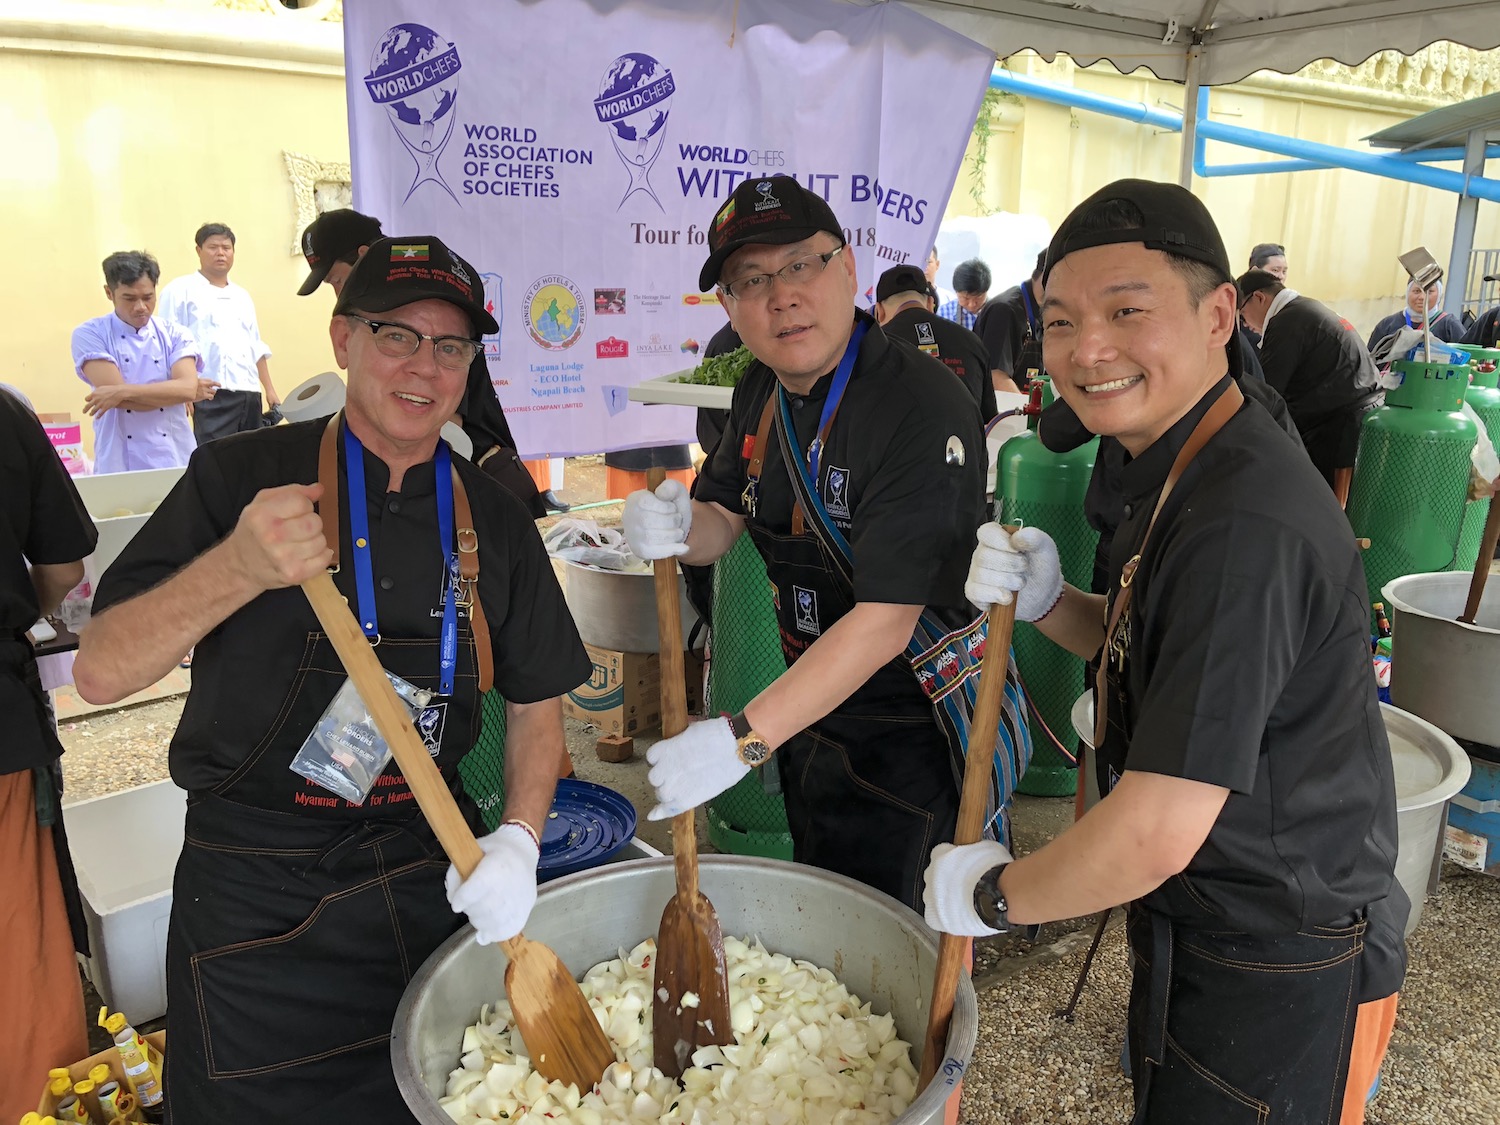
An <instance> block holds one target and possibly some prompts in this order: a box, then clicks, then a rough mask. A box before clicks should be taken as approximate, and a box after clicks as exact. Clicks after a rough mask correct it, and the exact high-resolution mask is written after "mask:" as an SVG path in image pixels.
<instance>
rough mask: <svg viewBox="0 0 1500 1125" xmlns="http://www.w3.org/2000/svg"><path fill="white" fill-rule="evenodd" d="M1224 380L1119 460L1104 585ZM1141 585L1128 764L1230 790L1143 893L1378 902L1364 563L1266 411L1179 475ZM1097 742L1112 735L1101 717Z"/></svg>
mask: <svg viewBox="0 0 1500 1125" xmlns="http://www.w3.org/2000/svg"><path fill="white" fill-rule="evenodd" d="M1273 324H1274V321H1273ZM1227 385H1228V380H1227V378H1226V379H1223V380H1220V382H1219V383H1218V384H1216V385H1215V387H1214V389H1213V390H1211V391H1210V392H1209V393H1208V394H1207V395H1205V396H1204V398H1203V399H1202V400H1201V401H1200V402H1199V404H1198V405H1197V406H1196V407H1194V409H1193V410H1192V411H1190V412H1189V413H1188V414H1187V415H1186V416H1185V417H1184V418H1183V419H1181V420H1180V421H1179V422H1177V423H1176V424H1175V425H1174V426H1173V427H1172V428H1171V429H1170V430H1168V431H1167V433H1166V434H1165V435H1164V436H1163V437H1162V438H1160V439H1159V440H1158V441H1157V442H1156V443H1155V444H1153V445H1152V446H1151V447H1150V448H1149V449H1147V450H1146V451H1145V452H1144V453H1142V454H1141V456H1139V457H1137V458H1134V459H1132V460H1130V461H1129V462H1128V463H1127V464H1126V465H1125V466H1124V469H1123V472H1122V480H1121V484H1122V488H1123V494H1124V499H1125V509H1124V512H1125V519H1124V522H1123V523H1122V524H1121V526H1120V528H1119V530H1118V532H1117V534H1116V536H1115V545H1114V550H1113V554H1112V558H1111V574H1112V576H1113V577H1114V580H1115V581H1114V585H1113V588H1118V576H1119V574H1120V573H1121V568H1122V566H1123V564H1124V563H1125V561H1126V560H1127V559H1129V558H1130V557H1131V556H1132V555H1133V554H1135V553H1136V552H1137V551H1138V550H1139V547H1140V542H1141V539H1142V537H1143V536H1144V534H1145V531H1146V527H1147V524H1148V523H1149V522H1150V519H1151V513H1152V511H1153V509H1154V508H1155V506H1156V500H1157V497H1158V495H1159V494H1160V492H1161V488H1162V485H1163V483H1164V481H1165V480H1166V476H1167V473H1168V471H1169V470H1170V468H1171V466H1172V462H1173V460H1174V459H1175V457H1176V455H1177V452H1178V450H1180V449H1181V447H1182V446H1183V444H1184V443H1185V442H1186V441H1187V439H1188V436H1189V435H1190V434H1191V432H1192V430H1193V427H1194V426H1195V425H1196V424H1197V422H1198V421H1199V419H1200V418H1201V417H1202V416H1203V414H1204V413H1205V412H1206V411H1207V409H1208V407H1209V406H1211V405H1212V403H1213V401H1215V400H1216V399H1217V398H1218V395H1219V394H1221V393H1222V391H1223V389H1224V388H1225V387H1226V386H1227ZM1134 590H1135V593H1134V602H1133V604H1132V607H1131V617H1132V621H1131V626H1130V636H1129V641H1130V644H1129V660H1128V664H1127V668H1126V679H1127V708H1128V712H1129V713H1128V714H1127V715H1125V716H1123V721H1124V727H1125V730H1126V731H1128V751H1127V756H1126V758H1125V768H1126V769H1127V770H1141V771H1145V772H1148V773H1161V774H1169V775H1172V776H1175V777H1184V778H1189V779H1191V780H1194V781H1201V782H1205V783H1207V784H1210V785H1219V786H1223V787H1225V788H1227V789H1229V790H1230V795H1229V798H1228V800H1227V801H1226V802H1225V805H1224V808H1223V810H1222V811H1221V812H1220V814H1219V817H1218V820H1217V821H1216V822H1215V824H1214V827H1213V829H1212V830H1211V831H1210V832H1209V835H1208V839H1207V840H1206V841H1205V842H1204V844H1203V846H1202V847H1201V848H1200V849H1199V851H1198V853H1197V855H1195V856H1194V857H1193V859H1192V861H1191V862H1190V863H1189V864H1188V867H1187V869H1186V871H1185V872H1184V873H1183V874H1182V875H1181V876H1178V877H1175V878H1173V879H1169V880H1168V881H1167V882H1166V883H1164V884H1163V885H1162V886H1161V887H1159V888H1158V889H1157V890H1155V891H1153V892H1151V893H1150V894H1149V895H1147V896H1146V897H1145V900H1144V901H1145V903H1146V905H1148V906H1150V907H1152V908H1154V909H1157V910H1160V911H1162V912H1163V913H1165V914H1167V915H1169V916H1171V917H1173V918H1174V919H1177V920H1179V921H1182V922H1183V923H1185V924H1190V925H1194V926H1200V927H1201V926H1204V925H1215V924H1223V925H1227V926H1230V927H1233V928H1235V929H1239V930H1242V931H1246V932H1254V933H1281V932H1286V931H1288V930H1295V929H1298V928H1304V927H1306V926H1309V925H1318V924H1323V923H1328V922H1332V921H1333V920H1335V919H1338V918H1342V917H1344V916H1345V915H1347V914H1349V913H1350V912H1352V911H1355V910H1358V909H1360V908H1362V907H1364V906H1366V905H1368V904H1369V903H1371V902H1374V901H1376V900H1378V899H1380V898H1383V897H1384V896H1385V895H1386V894H1387V893H1388V891H1389V887H1390V883H1391V879H1392V872H1393V867H1394V863H1395V857H1396V796H1395V780H1394V776H1393V769H1392V762H1391V751H1390V746H1389V744H1388V742H1387V739H1386V731H1385V725H1384V722H1383V721H1382V719H1381V714H1380V707H1379V704H1378V702H1377V700H1376V695H1375V682H1374V677H1373V676H1372V675H1371V672H1370V649H1369V621H1370V606H1369V602H1368V600H1367V597H1366V593H1365V590H1366V584H1365V572H1364V566H1363V564H1362V562H1361V561H1360V553H1359V549H1358V547H1357V546H1356V545H1355V542H1354V537H1353V534H1352V532H1351V531H1350V530H1349V523H1348V520H1346V519H1345V518H1344V515H1343V513H1342V512H1341V511H1340V510H1339V506H1338V502H1337V501H1336V500H1335V499H1334V496H1333V493H1332V491H1331V490H1330V489H1329V488H1328V486H1327V485H1326V484H1325V483H1324V481H1323V480H1322V478H1321V477H1319V476H1318V474H1317V472H1316V470H1314V468H1313V466H1312V464H1311V462H1310V461H1309V460H1308V459H1307V457H1306V456H1305V455H1304V454H1303V452H1302V451H1301V450H1299V449H1298V448H1297V447H1296V445H1295V444H1294V443H1293V442H1292V441H1291V439H1290V438H1289V437H1288V436H1287V434H1286V433H1285V432H1284V431H1283V430H1282V429H1281V428H1280V427H1279V426H1277V425H1276V423H1275V421H1273V419H1272V418H1271V416H1270V415H1269V414H1268V413H1267V412H1266V411H1265V410H1262V409H1260V408H1259V407H1257V406H1256V405H1254V404H1253V403H1248V402H1247V403H1245V404H1244V405H1243V406H1242V407H1241V408H1240V410H1239V411H1238V412H1237V413H1236V415H1235V416H1234V417H1233V418H1231V419H1230V420H1229V422H1228V423H1227V424H1226V425H1225V426H1224V428H1223V429H1222V430H1220V431H1219V433H1218V434H1216V435H1215V436H1214V437H1213V438H1212V439H1211V440H1210V441H1209V442H1208V444H1207V445H1206V446H1205V447H1204V448H1203V450H1202V451H1201V452H1200V453H1199V454H1198V456H1197V457H1196V458H1195V459H1194V461H1193V463H1192V464H1191V465H1190V466H1189V467H1188V469H1187V470H1186V471H1185V472H1184V473H1183V476H1182V479H1181V480H1180V481H1179V482H1178V484H1177V487H1176V488H1175V489H1174V491H1173V492H1172V495H1171V497H1170V498H1169V499H1168V501H1167V504H1166V506H1165V507H1164V508H1163V510H1162V512H1161V514H1160V516H1159V517H1158V518H1157V521H1156V526H1155V528H1154V529H1153V530H1152V532H1151V536H1150V542H1149V544H1148V545H1147V548H1146V551H1145V553H1144V555H1143V557H1142V559H1141V562H1140V566H1139V568H1138V569H1137V571H1136V573H1135V578H1134ZM1111 696H1112V697H1113V693H1111ZM1112 711H1115V708H1113V707H1112ZM1116 717H1118V713H1117V712H1116ZM1109 737H1110V738H1111V740H1113V739H1116V738H1120V737H1122V735H1121V733H1120V728H1119V727H1118V726H1116V725H1115V723H1114V722H1113V721H1112V723H1111V727H1110V734H1109Z"/></svg>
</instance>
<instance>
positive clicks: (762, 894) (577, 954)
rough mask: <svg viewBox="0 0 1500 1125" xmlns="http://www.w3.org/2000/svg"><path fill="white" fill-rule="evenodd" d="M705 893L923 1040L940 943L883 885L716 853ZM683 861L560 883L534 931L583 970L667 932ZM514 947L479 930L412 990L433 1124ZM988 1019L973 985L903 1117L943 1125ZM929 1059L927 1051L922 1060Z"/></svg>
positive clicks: (403, 1050)
mask: <svg viewBox="0 0 1500 1125" xmlns="http://www.w3.org/2000/svg"><path fill="white" fill-rule="evenodd" d="M699 875H700V882H701V885H702V888H703V892H704V893H705V894H706V895H708V897H709V899H710V900H711V901H712V902H713V904H714V908H715V909H716V910H717V911H718V914H719V921H720V923H721V924H722V926H723V929H724V932H725V933H726V934H732V935H735V936H737V937H749V936H751V935H758V936H759V937H760V939H761V940H762V941H763V942H764V943H765V945H766V948H767V949H770V950H772V951H773V952H776V953H785V954H787V955H788V956H791V957H802V958H806V959H807V960H809V961H812V962H814V963H816V964H818V965H822V966H825V967H827V968H829V969H832V970H833V971H834V972H835V973H836V974H837V975H838V977H839V979H840V980H841V981H843V983H844V984H845V985H847V986H848V987H849V989H850V991H851V992H854V993H855V994H856V995H858V996H859V997H860V998H861V999H863V1000H866V1001H868V1002H869V1003H870V1004H871V1006H872V1007H873V1008H874V1010H875V1012H876V1013H877V1014H883V1013H885V1012H889V1013H891V1014H892V1015H893V1016H894V1017H895V1020H896V1030H897V1032H898V1033H899V1034H900V1036H901V1037H902V1038H903V1039H905V1040H906V1041H907V1042H909V1043H913V1044H920V1042H921V1040H922V1037H923V1035H924V1033H925V1031H926V1027H927V1008H928V1003H927V1001H928V994H929V992H930V991H931V989H932V978H933V973H934V971H935V970H936V967H937V939H936V938H935V937H934V936H933V933H932V931H931V930H929V929H927V927H926V926H925V925H923V923H922V920H921V919H920V918H919V917H918V916H917V915H916V914H915V913H914V912H913V911H911V910H909V909H907V908H906V907H905V906H902V905H901V904H900V903H898V902H896V901H895V900H894V899H891V898H888V897H887V896H885V895H882V894H880V893H879V892H876V891H872V890H871V889H870V888H868V887H866V886H864V885H862V884H860V883H856V882H854V881H853V880H852V879H845V878H843V877H842V876H839V875H832V874H829V873H828V872H826V871H819V870H817V869H816V868H812V867H806V866H802V865H799V864H792V863H783V862H781V861H779V860H771V859H761V858H758V857H754V856H728V855H705V856H703V857H702V858H701V860H700V861H699ZM675 889H676V888H675V884H674V881H673V873H672V860H671V858H670V857H666V858H663V859H645V860H636V861H633V862H630V863H620V864H614V865H612V866H610V867H607V868H601V869H599V870H597V871H588V872H580V873H579V874H577V875H570V876H568V877H567V878H564V879H559V880H557V881H556V882H554V883H548V884H547V885H546V886H545V887H544V888H542V890H541V893H540V894H538V895H537V902H536V908H535V909H534V910H533V911H532V912H531V918H530V920H529V921H528V922H527V924H526V935H527V936H528V937H530V938H533V939H535V940H536V941H540V942H543V943H545V944H546V945H548V946H551V947H552V949H553V950H555V951H556V953H557V955H558V956H559V957H561V958H562V959H563V961H564V962H565V963H566V964H567V966H568V968H569V969H570V970H572V972H573V974H574V975H575V976H582V975H583V973H584V972H586V971H587V970H588V968H589V967H590V966H592V965H594V964H597V963H598V962H600V961H604V960H608V959H609V958H611V957H615V956H617V952H616V951H617V950H618V949H621V948H624V949H629V948H630V947H632V946H633V945H635V944H636V943H637V942H639V941H641V940H643V939H644V938H646V937H648V936H650V935H652V934H654V933H655V932H656V927H657V924H658V923H659V922H660V921H661V911H662V907H663V906H664V905H665V904H666V901H667V899H668V898H670V897H671V896H672V894H673V892H674V890H675ZM504 980H505V954H504V952H503V951H502V950H501V949H500V947H499V946H495V945H483V946H482V945H476V944H475V943H474V931H473V929H472V928H470V927H465V928H464V929H463V930H462V931H460V932H459V933H457V934H454V935H453V937H451V938H450V939H449V940H448V941H446V942H445V943H444V944H443V945H442V946H441V947H440V948H439V949H438V950H437V952H435V953H434V954H433V955H432V956H431V957H429V958H428V959H427V961H426V963H425V964H424V965H423V966H422V967H421V969H420V970H418V972H417V975H416V976H415V977H413V978H412V982H411V984H410V985H408V986H407V989H406V995H405V996H403V997H402V999H401V1005H400V1007H398V1008H397V1009H396V1022H395V1026H394V1027H393V1028H392V1031H391V1064H392V1066H393V1068H394V1069H395V1074H396V1084H397V1086H398V1087H399V1088H400V1090H401V1096H402V1097H403V1098H405V1099H406V1104H407V1106H408V1107H410V1109H411V1111H412V1113H413V1114H414V1115H415V1117H416V1118H417V1120H418V1121H420V1122H422V1123H423V1125H452V1120H451V1119H450V1118H449V1117H448V1115H447V1114H446V1113H444V1112H443V1111H442V1110H441V1109H439V1108H438V1104H437V1098H438V1096H439V1095H440V1094H441V1092H442V1090H443V1087H444V1084H445V1083H446V1082H447V1078H448V1074H449V1072H450V1071H451V1070H452V1069H453V1068H454V1067H455V1066H457V1065H458V1056H459V1053H460V1051H459V1045H460V1043H461V1042H462V1041H463V1033H464V1028H466V1027H468V1026H469V1025H470V1024H472V1023H474V1022H475V1021H476V1020H477V1019H478V1018H479V1008H480V1005H481V1004H486V1003H492V1002H493V1001H494V1000H495V999H496V998H498V997H499V996H500V995H501V994H502V993H503V991H504ZM978 1029H979V1015H978V1010H977V1008H976V1006H975V1000H974V988H973V985H972V984H970V982H969V980H968V978H967V977H963V978H962V979H961V980H960V981H959V989H958V998H957V1001H956V1003H955V1004H954V1008H953V1022H952V1026H951V1029H950V1031H949V1034H948V1058H947V1059H946V1061H945V1063H944V1065H943V1067H942V1068H941V1070H940V1072H939V1075H938V1078H937V1079H936V1080H935V1081H934V1082H933V1083H932V1084H931V1085H930V1086H929V1087H928V1088H927V1089H926V1090H924V1091H923V1092H922V1093H921V1094H920V1095H919V1096H918V1097H917V1100H916V1101H914V1102H913V1103H912V1105H911V1107H910V1108H909V1109H908V1110H907V1111H906V1113H904V1114H902V1115H901V1117H900V1118H898V1119H897V1120H898V1121H899V1122H900V1123H901V1125H918V1123H928V1122H930V1123H933V1125H936V1123H938V1122H941V1121H942V1119H943V1105H944V1103H945V1102H946V1101H947V1099H948V1097H949V1095H950V1094H951V1093H952V1092H953V1087H954V1086H955V1085H956V1084H957V1082H958V1080H959V1079H960V1078H961V1077H962V1076H963V1071H964V1068H965V1067H966V1066H967V1065H968V1063H969V1058H970V1056H971V1055H972V1054H973V1051H974V1038H975V1036H976V1034H977V1033H978ZM912 1061H913V1063H916V1062H917V1061H919V1060H917V1059H915V1058H914V1059H913V1060H912Z"/></svg>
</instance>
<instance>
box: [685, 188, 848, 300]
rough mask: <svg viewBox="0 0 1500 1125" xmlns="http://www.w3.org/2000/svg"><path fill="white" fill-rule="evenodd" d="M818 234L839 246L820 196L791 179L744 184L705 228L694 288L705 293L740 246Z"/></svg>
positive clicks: (830, 213) (830, 210) (840, 230)
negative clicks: (705, 241)
mask: <svg viewBox="0 0 1500 1125" xmlns="http://www.w3.org/2000/svg"><path fill="white" fill-rule="evenodd" d="M819 231H827V232H828V233H829V234H831V235H833V236H834V237H835V238H837V239H838V240H839V243H840V244H841V245H842V244H843V241H844V231H843V228H842V227H840V226H839V221H838V219H836V218H835V217H834V214H833V208H832V207H830V206H828V203H827V201H826V200H825V199H824V198H823V197H822V196H821V195H818V194H817V193H816V192H811V191H808V190H807V189H806V188H805V187H803V186H802V185H801V184H799V183H798V182H797V181H796V180H794V179H793V178H792V177H791V176H764V177H762V178H760V179H757V180H745V181H744V182H743V183H741V184H740V186H739V187H737V188H735V189H734V194H732V195H731V196H730V197H729V199H728V200H727V201H726V202H725V203H724V206H722V207H720V208H719V210H718V211H717V212H716V213H715V215H714V218H713V222H712V223H710V224H709V228H708V261H706V262H704V263H703V269H702V270H701V271H700V272H699V274H698V288H699V289H701V290H702V291H703V292H705V293H707V292H708V291H709V290H710V289H712V288H713V287H714V286H715V285H717V284H718V283H719V271H720V270H721V269H723V268H724V262H725V261H726V260H727V259H728V258H729V255H731V254H733V253H734V252H735V251H736V250H738V249H739V248H740V247H741V246H750V245H753V244H756V243H765V244H769V245H772V246H784V245H786V244H787V243H789V242H801V241H802V240H803V239H804V238H811V237H812V236H813V235H815V234H817V233H818V232H819Z"/></svg>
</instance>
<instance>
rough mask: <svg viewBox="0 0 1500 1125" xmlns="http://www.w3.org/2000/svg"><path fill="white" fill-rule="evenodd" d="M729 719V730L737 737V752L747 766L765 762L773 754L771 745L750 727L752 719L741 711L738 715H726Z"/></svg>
mask: <svg viewBox="0 0 1500 1125" xmlns="http://www.w3.org/2000/svg"><path fill="white" fill-rule="evenodd" d="M724 717H725V718H726V719H728V720H729V731H730V733H731V734H733V735H734V738H735V752H736V753H737V754H739V756H740V761H742V762H744V763H745V765H747V766H752V767H753V766H758V765H761V764H763V763H764V762H765V761H766V759H767V758H769V757H770V756H771V746H770V744H769V743H768V742H766V740H765V739H764V738H762V737H761V736H760V735H758V734H756V733H755V732H754V731H753V730H751V729H750V720H749V719H747V718H745V713H744V712H743V711H741V712H740V713H739V714H738V715H725V716H724Z"/></svg>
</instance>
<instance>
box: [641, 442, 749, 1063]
mask: <svg viewBox="0 0 1500 1125" xmlns="http://www.w3.org/2000/svg"><path fill="white" fill-rule="evenodd" d="M665 477H666V474H665V472H663V471H662V470H661V469H652V470H651V471H650V473H649V474H648V476H647V478H646V482H647V487H649V488H650V489H651V491H652V492H655V491H656V488H657V486H658V485H659V484H661V482H662V481H663V480H664V479H665ZM654 570H655V575H656V632H657V636H658V637H659V639H660V644H659V645H658V647H659V648H660V650H661V733H662V737H663V738H671V737H672V736H673V735H674V734H681V733H682V732H683V731H684V730H686V729H687V725H688V724H687V682H686V681H685V679H684V678H683V668H682V639H681V638H682V604H681V602H679V601H678V593H677V560H676V559H672V558H666V559H657V560H656V563H655V566H654ZM672 861H673V864H674V866H675V868H676V871H677V893H676V894H674V895H673V896H672V897H671V898H670V899H668V900H667V907H666V909H665V910H663V911H662V914H661V926H660V927H658V929H657V931H656V985H655V988H656V991H655V993H654V994H653V996H654V998H653V1000H652V1005H651V1019H652V1029H653V1030H652V1035H653V1059H652V1061H653V1062H654V1063H655V1064H656V1068H657V1069H658V1070H660V1071H661V1072H662V1073H663V1074H665V1075H668V1076H669V1077H672V1078H681V1077H682V1072H683V1071H684V1070H686V1069H687V1068H688V1066H689V1064H690V1063H691V1061H692V1055H693V1052H694V1051H696V1050H697V1049H698V1048H699V1047H706V1046H708V1045H709V1044H719V1045H720V1046H723V1045H725V1044H729V1043H733V1042H734V1028H733V1027H731V1026H730V1022H729V978H728V976H727V974H726V972H725V969H724V933H723V931H722V930H721V929H720V928H719V916H718V915H717V914H716V913H714V908H713V903H711V902H709V901H708V898H707V896H706V895H704V894H703V893H702V892H701V891H699V890H698V834H697V830H696V829H695V828H694V825H693V810H692V809H688V810H687V812H685V813H682V814H681V815H680V816H675V817H673V818H672ZM689 993H692V995H693V996H695V997H697V1001H698V1002H697V1004H696V1006H691V999H690V998H688V994H689ZM684 999H689V1003H688V1004H684V1003H683V1000H684Z"/></svg>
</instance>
